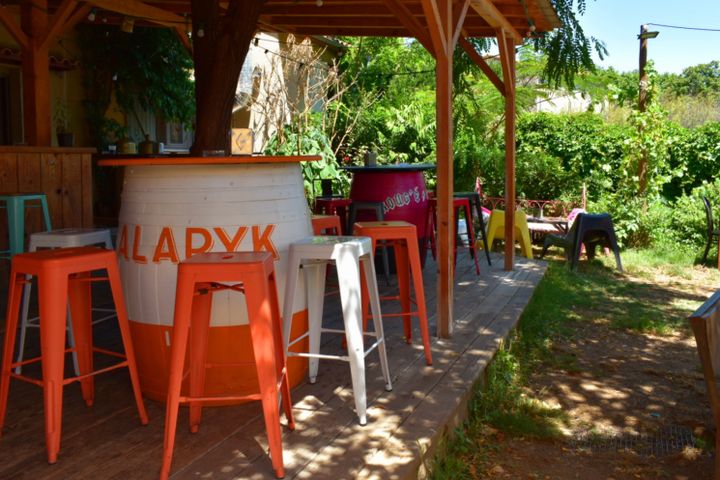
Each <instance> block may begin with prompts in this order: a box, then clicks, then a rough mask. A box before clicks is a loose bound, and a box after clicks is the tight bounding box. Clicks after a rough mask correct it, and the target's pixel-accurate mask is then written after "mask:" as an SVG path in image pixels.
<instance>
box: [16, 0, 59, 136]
mask: <svg viewBox="0 0 720 480" xmlns="http://www.w3.org/2000/svg"><path fill="white" fill-rule="evenodd" d="M47 9H48V4H47V0H25V1H23V2H22V3H21V4H20V21H21V25H22V29H23V31H24V32H25V34H26V35H27V43H26V44H25V45H21V52H22V82H23V93H22V95H23V126H24V128H25V142H26V143H27V144H29V145H37V146H43V147H49V146H50V144H51V141H52V140H51V139H52V122H51V121H50V57H49V49H48V45H47V43H46V42H43V37H44V35H45V33H46V31H47V25H48V13H47Z"/></svg>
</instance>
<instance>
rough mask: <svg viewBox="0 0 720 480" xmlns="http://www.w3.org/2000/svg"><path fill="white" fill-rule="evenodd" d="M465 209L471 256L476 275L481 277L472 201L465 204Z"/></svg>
mask: <svg viewBox="0 0 720 480" xmlns="http://www.w3.org/2000/svg"><path fill="white" fill-rule="evenodd" d="M464 208H465V224H466V229H467V234H468V248H469V249H470V256H471V257H472V259H473V261H474V262H475V273H476V274H477V275H480V264H479V263H478V259H477V251H476V250H475V225H473V217H472V210H471V208H470V200H467V201H466V202H464Z"/></svg>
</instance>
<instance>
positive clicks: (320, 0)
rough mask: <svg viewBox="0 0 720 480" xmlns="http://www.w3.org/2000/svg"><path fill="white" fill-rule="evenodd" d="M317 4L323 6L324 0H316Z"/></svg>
mask: <svg viewBox="0 0 720 480" xmlns="http://www.w3.org/2000/svg"><path fill="white" fill-rule="evenodd" d="M315 5H317V6H318V7H322V6H323V0H315Z"/></svg>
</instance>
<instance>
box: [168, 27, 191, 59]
mask: <svg viewBox="0 0 720 480" xmlns="http://www.w3.org/2000/svg"><path fill="white" fill-rule="evenodd" d="M173 31H174V32H175V36H176V37H177V38H178V40H180V43H182V44H183V47H185V50H187V52H188V53H189V54H190V56H192V53H193V48H192V43H190V38H189V37H188V35H187V32H186V31H185V26H183V25H175V27H173Z"/></svg>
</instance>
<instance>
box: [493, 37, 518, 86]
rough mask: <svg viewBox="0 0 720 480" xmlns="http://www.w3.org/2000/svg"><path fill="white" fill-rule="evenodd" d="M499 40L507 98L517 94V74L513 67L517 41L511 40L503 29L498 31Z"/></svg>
mask: <svg viewBox="0 0 720 480" xmlns="http://www.w3.org/2000/svg"><path fill="white" fill-rule="evenodd" d="M497 42H498V50H499V51H500V65H502V71H503V85H504V86H505V98H508V97H509V96H511V95H513V96H514V95H515V75H514V72H513V69H512V65H514V61H515V42H514V41H513V42H512V43H511V42H509V41H508V37H507V36H506V34H505V32H504V31H503V30H502V29H498V31H497ZM510 45H512V46H510Z"/></svg>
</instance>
